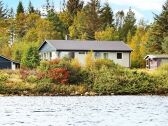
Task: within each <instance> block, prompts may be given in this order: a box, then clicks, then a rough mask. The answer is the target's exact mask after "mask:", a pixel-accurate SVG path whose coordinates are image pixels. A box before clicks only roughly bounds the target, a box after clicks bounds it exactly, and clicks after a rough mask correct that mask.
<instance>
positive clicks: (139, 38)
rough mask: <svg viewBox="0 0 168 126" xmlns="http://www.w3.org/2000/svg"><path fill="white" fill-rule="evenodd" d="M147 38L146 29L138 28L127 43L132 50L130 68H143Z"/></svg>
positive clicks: (143, 27) (144, 27)
mask: <svg viewBox="0 0 168 126" xmlns="http://www.w3.org/2000/svg"><path fill="white" fill-rule="evenodd" d="M148 37H149V33H148V28H147V27H146V26H138V28H137V30H136V33H135V35H134V36H133V37H132V39H131V41H130V42H129V45H130V47H131V48H132V49H133V52H132V53H131V61H132V67H138V68H140V67H144V66H145V64H144V57H145V55H146V46H145V45H146V43H147V40H148Z"/></svg>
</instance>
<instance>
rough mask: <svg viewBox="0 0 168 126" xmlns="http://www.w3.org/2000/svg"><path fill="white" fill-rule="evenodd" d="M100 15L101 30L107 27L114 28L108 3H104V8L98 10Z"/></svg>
mask: <svg viewBox="0 0 168 126" xmlns="http://www.w3.org/2000/svg"><path fill="white" fill-rule="evenodd" d="M100 13H101V15H100V19H101V22H102V28H103V30H105V28H106V27H107V26H109V27H114V18H113V16H114V15H113V11H112V9H111V8H110V6H109V4H108V3H105V5H104V7H103V8H102V9H101V10H100Z"/></svg>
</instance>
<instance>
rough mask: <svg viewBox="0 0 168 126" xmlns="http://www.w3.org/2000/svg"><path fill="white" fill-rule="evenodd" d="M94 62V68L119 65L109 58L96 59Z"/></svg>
mask: <svg viewBox="0 0 168 126" xmlns="http://www.w3.org/2000/svg"><path fill="white" fill-rule="evenodd" d="M94 64H95V67H96V69H100V68H101V67H102V66H106V67H107V68H112V67H113V68H117V67H119V66H118V65H117V64H115V63H114V62H113V61H112V60H109V59H96V60H95V63H94Z"/></svg>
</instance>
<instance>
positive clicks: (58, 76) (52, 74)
mask: <svg viewBox="0 0 168 126" xmlns="http://www.w3.org/2000/svg"><path fill="white" fill-rule="evenodd" d="M48 77H49V78H51V79H52V80H53V81H54V82H56V83H61V84H67V83H68V77H69V72H68V71H67V70H66V69H64V68H55V69H51V70H49V71H48Z"/></svg>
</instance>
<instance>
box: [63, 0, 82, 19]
mask: <svg viewBox="0 0 168 126" xmlns="http://www.w3.org/2000/svg"><path fill="white" fill-rule="evenodd" d="M83 4H84V2H83V1H81V0H68V2H67V6H66V7H67V10H68V12H69V14H70V15H71V16H72V17H74V16H75V15H77V12H78V11H80V10H81V9H82V8H83Z"/></svg>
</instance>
